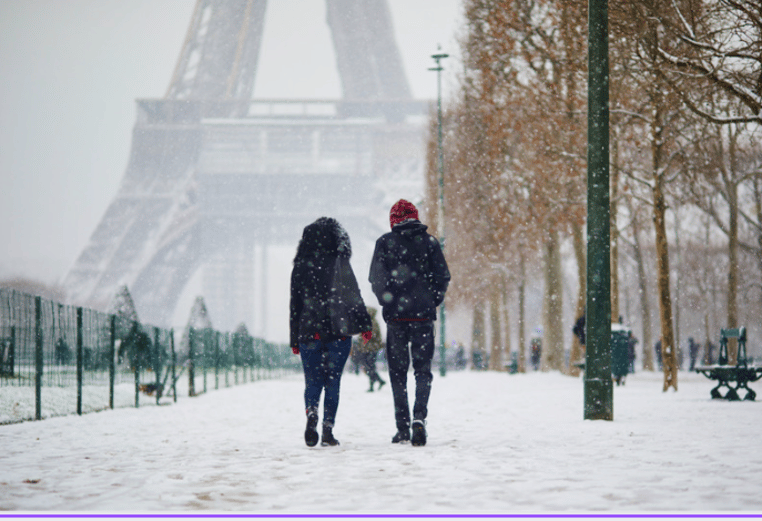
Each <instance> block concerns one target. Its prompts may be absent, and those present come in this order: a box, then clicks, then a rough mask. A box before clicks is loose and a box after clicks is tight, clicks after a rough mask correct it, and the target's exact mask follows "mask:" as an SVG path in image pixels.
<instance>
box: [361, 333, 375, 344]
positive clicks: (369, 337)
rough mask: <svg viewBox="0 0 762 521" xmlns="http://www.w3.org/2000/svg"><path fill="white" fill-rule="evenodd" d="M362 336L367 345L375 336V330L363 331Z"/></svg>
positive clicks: (363, 342)
mask: <svg viewBox="0 0 762 521" xmlns="http://www.w3.org/2000/svg"><path fill="white" fill-rule="evenodd" d="M360 336H362V345H367V344H368V342H370V339H371V338H373V331H371V330H370V329H369V330H368V331H363V333H362V334H361V335H360Z"/></svg>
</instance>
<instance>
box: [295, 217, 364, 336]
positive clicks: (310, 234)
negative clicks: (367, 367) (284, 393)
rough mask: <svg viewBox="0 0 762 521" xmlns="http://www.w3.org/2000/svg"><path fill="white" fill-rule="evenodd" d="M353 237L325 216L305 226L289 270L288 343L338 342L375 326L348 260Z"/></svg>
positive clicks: (350, 254) (333, 220) (336, 222)
mask: <svg viewBox="0 0 762 521" xmlns="http://www.w3.org/2000/svg"><path fill="white" fill-rule="evenodd" d="M351 256H352V247H351V245H350V242H349V235H347V232H346V231H345V230H344V228H342V227H341V225H340V224H339V223H338V221H336V220H335V219H331V218H328V217H321V218H320V219H318V220H317V221H315V222H314V223H312V224H310V225H308V226H307V227H306V228H305V229H304V233H303V234H302V239H301V241H299V246H298V248H297V251H296V257H295V258H294V269H293V270H292V272H291V306H290V308H291V309H290V320H289V322H290V329H291V335H290V336H291V338H290V346H291V347H298V346H299V344H300V343H306V342H309V341H311V340H313V339H315V335H316V334H318V335H319V337H320V339H321V340H326V341H330V340H335V339H337V338H341V337H344V336H350V335H355V334H358V333H361V332H363V331H368V330H370V329H371V321H370V315H368V311H367V309H366V308H365V303H364V302H363V300H362V296H361V295H360V289H359V287H358V285H357V279H356V278H355V275H354V272H353V271H352V266H351V265H350V264H349V259H350V257H351Z"/></svg>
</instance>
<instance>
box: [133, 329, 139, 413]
mask: <svg viewBox="0 0 762 521" xmlns="http://www.w3.org/2000/svg"><path fill="white" fill-rule="evenodd" d="M139 326H140V324H138V323H137V322H136V321H133V322H132V327H133V328H134V329H135V331H136V332H137V328H138V327H139ZM135 341H136V342H137V337H135ZM131 347H132V360H133V362H132V370H133V371H135V408H136V409H137V408H138V407H140V355H139V353H138V350H137V349H138V346H137V345H134V346H131Z"/></svg>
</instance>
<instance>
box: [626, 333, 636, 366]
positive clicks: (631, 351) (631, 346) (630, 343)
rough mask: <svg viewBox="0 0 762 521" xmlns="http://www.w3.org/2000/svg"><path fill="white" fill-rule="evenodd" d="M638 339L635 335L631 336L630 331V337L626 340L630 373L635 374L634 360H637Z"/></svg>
mask: <svg viewBox="0 0 762 521" xmlns="http://www.w3.org/2000/svg"><path fill="white" fill-rule="evenodd" d="M637 346H638V339H637V338H635V335H633V334H632V331H630V336H629V337H628V338H627V352H628V355H629V361H630V372H631V373H634V372H635V360H636V359H637V358H638V351H637Z"/></svg>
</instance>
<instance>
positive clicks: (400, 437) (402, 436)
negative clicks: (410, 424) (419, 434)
mask: <svg viewBox="0 0 762 521" xmlns="http://www.w3.org/2000/svg"><path fill="white" fill-rule="evenodd" d="M392 443H410V429H407V428H405V429H399V430H398V431H397V434H395V435H394V437H393V438H392Z"/></svg>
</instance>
